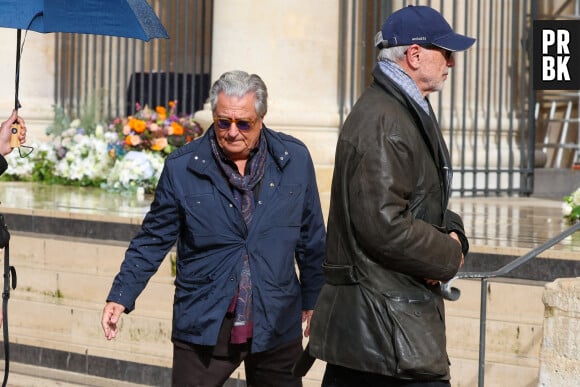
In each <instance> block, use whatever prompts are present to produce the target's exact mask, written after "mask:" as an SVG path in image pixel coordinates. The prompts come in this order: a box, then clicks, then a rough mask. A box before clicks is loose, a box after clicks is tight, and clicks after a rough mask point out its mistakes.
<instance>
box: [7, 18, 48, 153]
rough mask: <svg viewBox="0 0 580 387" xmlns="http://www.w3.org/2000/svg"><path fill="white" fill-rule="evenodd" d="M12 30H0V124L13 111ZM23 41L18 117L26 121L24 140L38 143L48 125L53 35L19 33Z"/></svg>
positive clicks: (13, 57)
mask: <svg viewBox="0 0 580 387" xmlns="http://www.w3.org/2000/svg"><path fill="white" fill-rule="evenodd" d="M16 34H17V33H16V30H14V29H8V28H1V29H0V45H1V46H2V47H3V53H4V55H3V58H2V71H0V85H1V86H2V94H1V95H0V121H4V120H5V119H6V118H7V117H8V116H9V115H10V113H11V112H12V109H14V94H15V75H16V45H17V44H16ZM22 41H23V42H24V46H23V49H22V51H21V60H20V87H19V100H20V103H21V104H22V107H21V109H20V115H21V116H22V117H23V118H24V119H25V120H26V126H27V128H28V141H27V143H29V144H30V143H32V142H34V141H36V140H42V139H44V136H45V129H46V127H47V126H48V125H50V123H51V122H52V117H53V110H52V105H53V103H54V35H53V34H40V33H38V32H34V31H29V32H28V33H27V32H26V31H22Z"/></svg>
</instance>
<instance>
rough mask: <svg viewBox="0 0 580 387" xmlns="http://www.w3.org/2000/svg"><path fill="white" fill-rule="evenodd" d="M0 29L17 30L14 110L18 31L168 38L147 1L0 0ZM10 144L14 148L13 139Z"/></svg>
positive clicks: (16, 97) (17, 64)
mask: <svg viewBox="0 0 580 387" xmlns="http://www.w3.org/2000/svg"><path fill="white" fill-rule="evenodd" d="M0 27H7V28H14V29H17V30H18V34H17V41H16V86H15V97H14V108H15V109H16V110H18V109H19V108H20V102H19V101H18V84H19V78H20V53H21V51H22V49H21V44H20V42H21V31H22V30H28V31H36V32H41V33H48V32H69V33H78V34H92V35H108V36H118V37H122V38H134V39H140V40H144V41H146V42H148V41H149V40H151V39H153V38H169V35H168V34H167V31H166V30H165V28H164V27H163V24H161V21H160V20H159V18H158V17H157V15H156V14H155V12H154V11H153V9H152V8H151V6H150V5H149V3H148V2H147V0H1V1H0ZM12 137H13V140H12V141H13V143H14V144H15V145H16V141H17V140H16V136H12Z"/></svg>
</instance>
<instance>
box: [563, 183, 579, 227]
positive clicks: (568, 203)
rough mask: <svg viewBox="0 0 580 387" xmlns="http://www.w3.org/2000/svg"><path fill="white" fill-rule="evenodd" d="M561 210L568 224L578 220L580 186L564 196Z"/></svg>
mask: <svg viewBox="0 0 580 387" xmlns="http://www.w3.org/2000/svg"><path fill="white" fill-rule="evenodd" d="M562 212H563V214H564V219H565V220H566V222H567V223H568V224H574V223H576V222H580V188H578V189H577V190H576V191H574V192H572V193H571V194H570V196H565V197H564V203H563V204H562Z"/></svg>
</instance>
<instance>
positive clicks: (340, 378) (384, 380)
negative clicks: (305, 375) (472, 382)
mask: <svg viewBox="0 0 580 387" xmlns="http://www.w3.org/2000/svg"><path fill="white" fill-rule="evenodd" d="M391 386H392V387H450V386H451V384H450V383H449V381H448V380H437V381H430V382H423V381H415V380H403V379H396V378H393V377H390V376H385V375H380V374H374V373H371V372H364V371H358V370H353V369H350V368H346V367H341V366H337V365H334V364H327V365H326V371H325V372H324V378H323V379H322V386H321V387H391Z"/></svg>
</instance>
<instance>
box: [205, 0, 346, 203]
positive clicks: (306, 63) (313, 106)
mask: <svg viewBox="0 0 580 387" xmlns="http://www.w3.org/2000/svg"><path fill="white" fill-rule="evenodd" d="M214 6H215V9H214V23H213V56H212V78H213V79H212V82H213V81H214V80H215V79H217V78H218V77H219V76H220V75H221V74H222V73H224V72H226V71H229V70H235V69H238V70H244V71H247V72H249V73H255V74H258V75H259V76H260V77H261V78H262V79H263V80H264V82H265V83H266V86H267V87H268V94H269V98H268V114H267V115H266V117H265V120H264V122H265V124H266V125H267V126H268V127H269V128H271V129H274V130H277V131H283V132H285V133H288V134H290V135H293V136H295V137H297V138H299V139H300V140H302V141H304V142H305V144H306V146H307V147H308V148H309V150H310V152H311V154H312V157H313V159H314V162H315V164H316V167H317V176H318V180H319V185H320V186H319V190H320V191H321V193H322V196H324V195H325V192H327V191H329V189H330V188H329V185H330V179H331V175H332V169H331V165H332V164H333V163H334V150H335V146H336V139H337V136H338V125H339V114H338V101H337V96H338V91H337V88H338V82H337V80H338V43H339V42H338V32H339V3H338V2H337V1H336V0H319V1H312V0H294V1H271V0H237V1H227V2H226V1H217V2H215V5H214ZM195 117H196V119H197V120H199V121H200V122H201V124H202V126H209V124H210V123H211V111H210V107H209V106H206V107H205V108H204V110H203V111H200V112H197V113H196V116H195ZM323 201H324V197H323Z"/></svg>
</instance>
